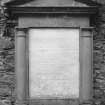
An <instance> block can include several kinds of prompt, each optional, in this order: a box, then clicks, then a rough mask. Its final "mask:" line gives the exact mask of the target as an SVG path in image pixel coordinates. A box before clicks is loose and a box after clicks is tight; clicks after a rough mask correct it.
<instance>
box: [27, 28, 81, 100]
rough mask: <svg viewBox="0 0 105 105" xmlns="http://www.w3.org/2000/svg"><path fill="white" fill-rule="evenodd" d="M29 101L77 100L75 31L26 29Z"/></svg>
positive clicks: (77, 54) (77, 71) (77, 74)
mask: <svg viewBox="0 0 105 105" xmlns="http://www.w3.org/2000/svg"><path fill="white" fill-rule="evenodd" d="M29 93H30V97H31V98H78V97H79V30H78V29H30V31H29Z"/></svg>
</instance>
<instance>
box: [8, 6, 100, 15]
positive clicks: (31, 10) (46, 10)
mask: <svg viewBox="0 0 105 105" xmlns="http://www.w3.org/2000/svg"><path fill="white" fill-rule="evenodd" d="M97 9H98V8H97V7H95V6H92V7H10V8H9V10H10V12H11V14H12V15H16V16H20V15H24V14H27V15H28V14H33V15H34V14H87V15H92V14H96V12H97Z"/></svg>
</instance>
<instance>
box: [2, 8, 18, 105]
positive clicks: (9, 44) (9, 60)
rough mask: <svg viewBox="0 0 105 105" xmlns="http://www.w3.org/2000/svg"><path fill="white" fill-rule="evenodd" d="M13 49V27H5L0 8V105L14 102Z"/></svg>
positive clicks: (4, 15)
mask: <svg viewBox="0 0 105 105" xmlns="http://www.w3.org/2000/svg"><path fill="white" fill-rule="evenodd" d="M5 28H6V30H5V31H4V29H5ZM2 35H5V36H2ZM14 48H15V46H14V30H13V26H12V25H11V24H8V25H6V14H5V13H4V11H3V10H2V8H1V6H0V105H13V103H14V102H15V95H16V94H15V83H16V82H15V69H14V67H15V63H14V54H15V50H14Z"/></svg>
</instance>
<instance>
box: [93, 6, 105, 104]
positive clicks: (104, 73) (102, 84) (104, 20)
mask: <svg viewBox="0 0 105 105" xmlns="http://www.w3.org/2000/svg"><path fill="white" fill-rule="evenodd" d="M95 19H96V20H95V22H96V24H95V25H96V31H95V32H94V54H93V56H94V59H93V68H94V81H93V82H94V103H95V105H105V6H102V7H100V9H99V12H98V15H96V17H95Z"/></svg>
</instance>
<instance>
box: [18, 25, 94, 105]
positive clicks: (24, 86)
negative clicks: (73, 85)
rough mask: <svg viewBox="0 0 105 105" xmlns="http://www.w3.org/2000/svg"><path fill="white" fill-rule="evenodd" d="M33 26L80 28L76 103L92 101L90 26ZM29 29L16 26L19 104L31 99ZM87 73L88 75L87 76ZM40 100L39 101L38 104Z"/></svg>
mask: <svg viewBox="0 0 105 105" xmlns="http://www.w3.org/2000/svg"><path fill="white" fill-rule="evenodd" d="M33 28H70V29H79V30H80V54H79V55H80V70H81V72H80V97H79V99H77V101H76V104H77V103H90V102H92V96H93V89H92V86H93V85H92V82H93V80H92V74H93V67H92V62H93V61H92V43H93V36H92V28H80V27H33ZM29 29H30V28H21V29H19V28H17V33H16V78H17V99H18V104H19V105H20V104H22V105H24V104H25V105H26V104H27V103H30V102H32V101H33V100H31V99H30V98H29V75H28V74H29V67H28V66H29V63H28V60H29V58H28V57H29V52H28V51H27V50H28V30H29ZM90 38H91V39H90ZM87 55H89V56H87ZM84 62H85V63H84ZM84 68H86V71H87V72H86V71H85V72H84ZM87 74H89V75H88V76H87ZM89 91H90V93H89ZM65 100H69V99H63V100H62V101H61V102H62V103H64V101H65ZM71 100H72V99H71ZM39 101H40V100H39ZM50 101H51V100H50ZM50 101H49V102H50ZM42 102H43V101H42ZM42 102H40V104H41V103H42ZM49 102H48V100H47V101H44V103H45V104H46V103H47V104H48V103H49ZM40 104H39V105H40ZM30 105H31V104H30Z"/></svg>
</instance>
